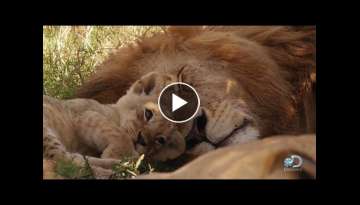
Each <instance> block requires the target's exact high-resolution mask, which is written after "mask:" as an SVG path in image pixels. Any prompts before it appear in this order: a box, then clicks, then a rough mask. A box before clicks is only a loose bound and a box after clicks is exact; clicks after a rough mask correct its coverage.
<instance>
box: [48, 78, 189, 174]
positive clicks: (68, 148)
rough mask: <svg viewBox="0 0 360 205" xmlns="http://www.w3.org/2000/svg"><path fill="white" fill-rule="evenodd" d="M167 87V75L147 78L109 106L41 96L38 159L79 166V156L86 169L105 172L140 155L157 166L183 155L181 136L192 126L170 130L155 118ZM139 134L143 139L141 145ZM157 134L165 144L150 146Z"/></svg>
mask: <svg viewBox="0 0 360 205" xmlns="http://www.w3.org/2000/svg"><path fill="white" fill-rule="evenodd" d="M170 82H172V79H171V77H169V76H167V75H162V74H158V73H150V74H148V75H145V76H143V77H142V78H141V79H140V80H138V81H136V82H135V83H134V84H133V85H132V86H131V88H130V89H129V90H128V92H127V94H126V95H124V96H122V97H121V98H120V99H119V100H118V101H117V103H115V104H106V105H105V104H100V103H99V102H97V101H95V100H91V99H72V100H58V99H55V98H52V97H49V96H44V97H43V111H44V112H43V121H44V122H43V132H44V134H43V157H44V158H45V159H54V160H64V159H65V160H72V161H74V162H76V163H77V164H79V165H84V163H85V159H84V157H83V155H84V156H87V159H88V161H89V163H90V165H92V166H95V167H102V168H107V169H108V168H111V166H112V165H113V164H114V163H116V162H118V161H117V160H116V159H120V158H121V157H125V156H130V157H136V156H138V155H139V154H145V156H146V157H147V158H148V159H150V160H160V161H165V160H168V159H173V158H176V157H178V156H179V155H180V154H182V153H183V152H184V151H185V136H186V135H187V134H188V132H189V131H190V128H191V125H192V124H191V122H189V123H188V124H185V125H182V126H180V127H179V126H175V125H172V124H171V123H170V122H167V121H166V120H165V119H164V118H163V117H162V116H161V114H160V112H159V110H158V108H157V106H156V101H157V95H158V94H159V92H160V90H161V89H162V88H163V87H164V86H165V85H166V84H168V83H170ZM154 105H155V106H154ZM145 109H147V110H151V112H152V118H151V119H149V120H148V121H147V120H146V119H144V110H145ZM139 133H141V137H143V138H144V139H142V140H143V142H142V143H141V144H139V143H138V141H139V139H138V138H139ZM159 135H161V136H162V137H165V139H164V140H165V143H162V144H159V143H156V141H157V139H158V137H159ZM100 158H102V159H100Z"/></svg>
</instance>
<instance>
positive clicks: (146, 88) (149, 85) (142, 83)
mask: <svg viewBox="0 0 360 205" xmlns="http://www.w3.org/2000/svg"><path fill="white" fill-rule="evenodd" d="M157 75H158V74H157V73H155V72H151V73H148V74H146V75H144V76H143V77H141V79H140V80H137V81H136V82H135V83H134V84H133V86H132V87H131V89H130V90H131V91H132V92H133V93H135V94H138V95H141V94H145V95H149V94H151V93H152V92H153V91H154V89H155V86H156V78H157Z"/></svg>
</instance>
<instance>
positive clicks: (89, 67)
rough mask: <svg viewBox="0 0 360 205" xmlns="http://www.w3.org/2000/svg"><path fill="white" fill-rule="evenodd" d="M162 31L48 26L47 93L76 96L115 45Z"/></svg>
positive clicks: (45, 49)
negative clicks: (77, 91)
mask: <svg viewBox="0 0 360 205" xmlns="http://www.w3.org/2000/svg"><path fill="white" fill-rule="evenodd" d="M161 31H162V30H161V28H160V27H157V26H44V27H43V71H44V76H43V79H44V81H43V82H44V94H46V95H50V96H53V97H57V98H60V99H64V98H68V97H70V96H72V95H73V93H74V91H75V89H76V87H78V86H80V85H81V84H82V83H83V82H84V81H85V80H86V78H88V77H89V75H90V74H91V73H93V72H94V68H95V67H96V65H98V64H99V63H101V62H102V61H103V60H104V59H105V58H106V57H107V55H108V54H109V53H110V52H112V51H113V50H114V49H116V48H119V47H122V46H124V45H127V44H129V43H132V42H134V41H135V40H136V39H137V38H138V37H139V36H143V35H145V36H148V35H152V34H153V33H154V32H161Z"/></svg>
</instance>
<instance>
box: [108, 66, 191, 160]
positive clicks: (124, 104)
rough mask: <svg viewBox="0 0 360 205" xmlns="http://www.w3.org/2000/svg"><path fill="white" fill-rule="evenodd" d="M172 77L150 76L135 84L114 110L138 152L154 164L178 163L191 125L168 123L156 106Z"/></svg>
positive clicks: (154, 74) (156, 74) (152, 74)
mask: <svg viewBox="0 0 360 205" xmlns="http://www.w3.org/2000/svg"><path fill="white" fill-rule="evenodd" d="M174 81H175V79H173V77H172V76H170V75H164V74H159V73H155V72H151V73H149V74H147V75H145V76H143V77H142V78H141V79H140V80H138V81H136V82H135V83H134V84H133V85H132V86H131V88H130V89H129V90H128V92H127V94H126V95H124V96H123V97H122V98H120V99H119V101H118V102H117V104H116V105H115V107H116V108H117V111H118V112H119V114H120V116H121V118H122V119H121V126H122V127H124V128H125V129H126V130H127V132H128V133H129V134H130V135H131V137H132V139H133V142H134V145H135V149H136V151H137V152H138V153H139V154H145V158H147V159H149V160H153V161H166V160H171V159H175V158H177V157H178V156H180V155H181V154H183V153H184V152H185V149H186V146H185V144H186V143H185V137H186V136H187V135H188V133H189V132H190V130H191V127H192V124H193V122H192V121H189V122H187V123H182V124H175V123H172V122H170V121H168V120H166V119H165V118H164V117H163V116H162V115H161V113H160V110H159V108H158V105H157V100H158V95H159V94H160V92H161V90H162V89H163V88H164V87H165V86H166V85H167V84H169V83H171V82H174Z"/></svg>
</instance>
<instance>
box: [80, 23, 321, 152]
mask: <svg viewBox="0 0 360 205" xmlns="http://www.w3.org/2000/svg"><path fill="white" fill-rule="evenodd" d="M151 71H157V72H163V73H167V74H170V75H174V76H176V77H177V79H178V81H183V82H186V83H188V84H190V85H192V86H193V87H195V89H196V90H197V91H198V93H199V95H200V99H201V105H202V107H203V115H201V116H200V117H199V119H198V120H197V124H196V126H195V128H196V129H195V133H196V134H195V135H196V136H202V134H201V133H203V134H204V136H206V139H205V140H206V141H208V142H209V143H210V144H212V145H213V146H215V147H218V146H224V145H227V144H232V143H241V142H246V141H249V140H251V139H255V138H259V137H265V136H269V135H274V134H297V133H313V132H315V129H316V127H315V82H316V80H315V79H316V64H315V27H313V26H301V27H296V26H295V27H290V26H231V27H226V26H224V27H223V26H222V27H217V26H214V27H200V26H194V27H181V26H178V27H168V28H166V29H165V32H163V33H158V34H156V35H154V36H152V37H144V38H141V39H139V40H138V41H137V42H136V43H135V44H133V45H129V46H127V47H124V48H121V49H119V50H118V51H117V52H115V53H113V54H111V55H110V57H109V58H108V59H107V60H106V61H105V62H103V63H102V64H101V65H100V66H99V67H98V69H97V72H96V73H95V74H94V75H93V76H92V77H91V78H90V79H89V80H88V81H87V82H86V83H85V84H84V85H83V86H81V87H80V88H79V90H78V92H77V94H76V97H82V98H93V99H95V100H98V101H99V102H102V103H114V102H115V101H116V100H117V99H118V98H119V97H120V96H122V95H124V94H125V92H126V90H127V89H128V88H129V86H130V85H131V84H132V83H133V82H135V81H136V80H137V79H139V78H140V77H141V76H143V75H145V74H147V73H149V72H151Z"/></svg>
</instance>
